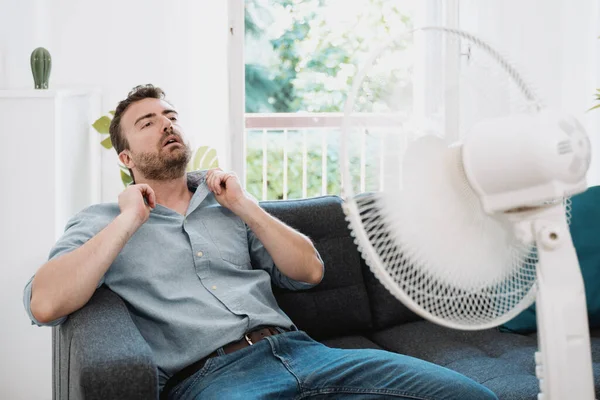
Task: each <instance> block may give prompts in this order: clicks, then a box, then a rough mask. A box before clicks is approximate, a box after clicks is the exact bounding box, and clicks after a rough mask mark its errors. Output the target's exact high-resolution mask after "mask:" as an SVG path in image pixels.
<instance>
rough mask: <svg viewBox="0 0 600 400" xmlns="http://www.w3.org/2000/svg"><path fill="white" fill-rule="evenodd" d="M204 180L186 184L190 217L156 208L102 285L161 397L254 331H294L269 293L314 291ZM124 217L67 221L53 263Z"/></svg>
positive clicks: (198, 176) (89, 215)
mask: <svg viewBox="0 0 600 400" xmlns="http://www.w3.org/2000/svg"><path fill="white" fill-rule="evenodd" d="M205 174H206V172H205V171H196V172H192V173H189V174H188V175H187V178H188V187H189V189H190V190H191V191H192V192H194V195H193V196H192V199H191V201H190V204H189V207H188V210H187V212H186V215H185V216H183V215H181V214H179V213H177V212H175V211H173V210H171V209H169V208H167V207H164V206H161V205H160V204H157V205H156V208H154V210H152V211H151V212H150V217H149V219H148V221H146V223H145V224H143V225H142V226H141V227H140V228H139V229H138V230H137V231H136V232H135V234H134V235H133V236H132V237H131V239H130V240H129V241H128V242H127V244H126V245H125V246H124V247H123V249H122V251H121V252H120V253H119V255H118V256H117V258H116V259H115V261H114V262H113V263H112V265H111V266H110V268H109V269H108V271H107V272H106V274H105V275H104V277H103V278H102V280H101V281H100V282H99V283H98V286H100V285H101V284H102V283H105V284H106V285H107V286H108V287H109V288H110V289H111V290H112V291H114V292H115V293H117V294H118V295H119V296H120V297H121V298H122V299H123V300H124V301H125V304H126V305H127V307H128V309H129V312H130V314H131V317H132V319H133V322H134V323H135V325H136V326H137V327H138V329H139V331H140V333H141V334H142V336H143V337H144V338H145V340H146V341H147V342H148V344H149V346H150V348H151V350H152V352H153V355H154V360H155V362H156V364H157V366H158V375H159V384H160V386H161V387H162V386H163V385H164V384H165V382H166V380H167V379H168V378H169V377H170V376H171V375H173V374H174V373H175V372H177V371H179V370H180V369H182V368H184V367H185V366H187V365H189V364H191V363H193V362H195V361H198V360H200V359H201V358H203V357H205V356H207V355H208V354H210V353H211V352H213V351H214V350H216V349H217V348H219V347H221V346H223V345H225V344H227V343H230V342H232V341H235V340H239V339H240V338H242V337H243V335H244V333H246V332H247V331H249V330H251V329H253V328H256V327H258V326H262V325H271V326H279V327H283V328H293V327H294V326H293V323H292V321H291V320H290V319H289V318H288V316H287V315H286V314H285V313H284V312H283V311H282V310H281V309H280V308H279V306H278V305H277V302H276V301H275V297H274V296H273V292H272V289H271V283H274V284H276V285H278V286H280V287H284V288H288V289H292V290H297V289H307V288H310V287H312V286H314V285H311V284H308V283H303V282H298V281H295V280H293V279H290V278H288V277H287V276H285V275H283V274H282V273H281V272H280V271H279V269H277V267H276V266H275V264H274V262H273V259H272V258H271V256H270V255H269V253H268V252H267V251H266V249H265V248H264V246H263V245H262V243H261V242H260V241H259V240H258V238H257V237H256V236H255V235H254V233H253V232H252V231H251V230H250V229H249V228H248V227H247V225H246V224H245V223H244V222H243V221H242V220H241V219H240V218H239V217H237V216H236V215H235V214H233V213H232V212H231V211H229V210H228V209H226V208H224V207H221V206H220V205H219V204H218V203H217V201H216V200H215V198H214V196H213V194H212V193H211V192H210V191H209V190H208V187H207V186H206V184H205V182H204V177H205ZM119 213H120V210H119V206H118V204H116V203H110V204H108V203H107V204H98V205H93V206H91V207H88V208H86V209H84V210H83V211H81V212H80V213H78V214H77V215H75V216H74V217H73V218H72V219H71V220H70V221H69V223H68V224H67V227H66V229H65V233H64V235H63V236H62V237H61V238H60V239H59V240H58V242H57V243H56V244H55V246H54V248H53V249H52V250H51V252H50V256H49V258H50V259H52V258H55V257H58V256H60V255H62V254H65V253H69V252H71V251H73V250H75V249H77V248H78V247H79V246H81V245H82V244H84V243H85V242H87V241H88V240H89V239H91V238H92V237H94V236H95V235H96V234H97V233H98V232H100V231H101V230H102V229H103V228H104V227H106V226H107V225H108V224H109V223H110V222H111V221H113V220H114V219H115V217H117V216H118V215H119ZM32 280H33V278H31V280H30V281H29V282H28V283H27V285H26V287H25V290H24V296H23V297H24V299H23V301H24V304H25V309H26V310H27V313H28V314H29V317H30V318H31V320H32V323H34V324H37V325H42V324H41V323H40V322H39V321H37V320H36V319H35V318H34V317H33V315H32V313H31V308H30V301H31V281H32ZM65 319H66V317H64V318H61V319H58V320H56V321H53V322H51V323H49V324H46V325H58V324H61V323H62V322H64V321H65Z"/></svg>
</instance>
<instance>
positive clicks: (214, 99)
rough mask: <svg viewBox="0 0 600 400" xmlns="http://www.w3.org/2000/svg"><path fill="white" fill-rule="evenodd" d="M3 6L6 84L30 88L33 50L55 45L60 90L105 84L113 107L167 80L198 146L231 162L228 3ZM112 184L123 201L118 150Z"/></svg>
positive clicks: (109, 196)
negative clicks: (139, 89)
mask: <svg viewBox="0 0 600 400" xmlns="http://www.w3.org/2000/svg"><path fill="white" fill-rule="evenodd" d="M0 5H1V6H2V10H3V13H2V15H1V16H0V22H2V24H1V25H2V26H0V33H2V35H1V37H0V89H14V88H23V87H30V86H31V85H32V78H31V71H30V67H29V54H30V53H31V50H32V49H33V48H35V47H37V46H40V45H42V46H47V48H48V50H49V51H50V53H51V55H52V62H53V64H52V74H51V78H50V85H51V87H53V88H57V87H73V86H75V87H81V86H86V87H87V86H94V87H99V88H100V89H101V90H102V92H103V109H104V110H105V111H106V112H107V111H109V110H113V109H114V108H115V107H116V104H117V102H118V101H119V100H122V99H123V98H125V97H126V95H127V92H128V91H129V90H130V89H131V88H132V87H133V86H135V85H137V84H143V83H153V84H155V85H159V86H161V87H162V88H163V89H164V90H165V91H166V93H167V97H168V99H169V100H170V101H171V102H172V103H174V104H175V106H176V107H177V108H178V110H179V111H180V114H181V117H182V124H183V125H184V128H185V130H186V134H187V135H188V138H189V139H190V140H191V141H192V145H194V146H198V145H204V144H208V145H211V146H213V147H216V148H217V152H218V155H219V161H220V162H221V164H222V165H224V166H225V167H227V166H228V165H229V160H228V159H227V155H228V152H227V151H226V150H227V147H228V143H229V139H228V134H227V115H228V92H227V36H228V28H227V2H221V1H211V2H207V1H194V0H179V1H169V2H167V1H160V0H129V1H118V0H103V1H85V2H84V1H77V0H52V1H49V0H23V1H16V0H0ZM4 10H9V12H8V13H6V12H4ZM36 38H37V39H38V40H36ZM39 43H41V44H39ZM102 183H103V185H102V186H103V193H102V194H103V200H104V201H115V200H116V196H117V194H118V193H119V192H120V191H121V190H122V184H121V183H120V179H119V173H118V168H117V157H116V153H114V151H113V150H111V151H108V152H104V154H103V177H102Z"/></svg>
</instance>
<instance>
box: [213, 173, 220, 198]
mask: <svg viewBox="0 0 600 400" xmlns="http://www.w3.org/2000/svg"><path fill="white" fill-rule="evenodd" d="M211 183H212V190H213V192H214V193H215V194H217V195H219V194H221V193H220V192H219V185H220V184H221V175H220V174H215V175H214V178H213V180H212V182H211Z"/></svg>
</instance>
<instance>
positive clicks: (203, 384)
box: [169, 331, 497, 400]
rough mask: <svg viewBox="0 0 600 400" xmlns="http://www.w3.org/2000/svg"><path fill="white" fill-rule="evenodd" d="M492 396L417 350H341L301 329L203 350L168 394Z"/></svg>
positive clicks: (466, 399) (230, 399) (179, 397)
mask: <svg viewBox="0 0 600 400" xmlns="http://www.w3.org/2000/svg"><path fill="white" fill-rule="evenodd" d="M305 398H311V399H325V398H328V399H339V398H349V399H411V400H415V399H417V400H442V399H453V400H486V399H497V397H496V396H495V395H494V394H493V393H492V392H491V391H490V390H489V389H487V388H485V387H483V386H481V385H479V384H478V383H476V382H475V381H472V380H471V379H469V378H467V377H465V376H464V375H461V374H459V373H457V372H454V371H451V370H449V369H447V368H444V367H440V366H437V365H435V364H431V363H428V362H426V361H422V360H419V359H416V358H412V357H408V356H403V355H400V354H395V353H391V352H387V351H382V350H370V349H364V350H342V349H333V348H330V347H327V346H325V345H323V344H321V343H319V342H316V341H314V340H312V339H311V338H310V337H309V336H308V335H307V334H306V333H304V332H302V331H293V332H287V333H283V334H279V335H275V336H270V337H267V338H265V339H263V340H261V341H260V342H258V343H256V344H254V345H253V346H248V347H246V348H243V349H241V350H238V351H236V352H233V353H230V354H227V355H221V356H218V357H214V358H209V359H208V360H207V361H206V364H205V365H204V367H202V369H200V370H199V371H197V372H196V373H195V374H194V375H192V376H190V377H189V378H187V379H186V380H184V381H183V382H181V383H180V384H179V385H178V386H175V387H174V388H173V389H172V390H171V393H170V394H169V399H174V400H191V399H202V400H204V399H218V400H225V399H226V400H234V399H244V400H245V399H286V400H287V399H305Z"/></svg>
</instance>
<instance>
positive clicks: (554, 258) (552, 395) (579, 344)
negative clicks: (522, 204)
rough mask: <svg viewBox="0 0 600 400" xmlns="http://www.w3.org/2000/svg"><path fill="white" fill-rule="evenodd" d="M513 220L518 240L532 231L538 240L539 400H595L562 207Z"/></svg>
mask: <svg viewBox="0 0 600 400" xmlns="http://www.w3.org/2000/svg"><path fill="white" fill-rule="evenodd" d="M511 218H514V219H515V220H517V225H516V229H517V235H518V236H520V238H521V239H522V240H527V239H529V238H528V236H530V235H535V241H536V243H537V251H538V257H539V263H538V267H537V278H538V292H537V299H536V310H537V312H536V314H537V326H538V346H539V351H538V352H536V353H535V363H536V368H535V373H536V376H537V377H538V379H539V382H540V395H539V396H538V399H540V400H541V399H543V400H563V399H577V400H591V399H594V398H595V397H594V396H595V395H594V376H593V370H592V357H591V346H590V335H589V327H588V317H587V307H586V299H585V289H584V284H583V278H582V276H581V270H580V269H579V263H578V260H577V253H576V252H575V247H574V246H573V241H572V239H571V234H570V231H569V226H568V224H567V220H566V214H565V208H564V206H563V204H557V205H553V206H547V207H541V208H535V209H531V210H528V211H524V212H519V213H515V214H512V215H511ZM527 227H529V229H527ZM531 239H533V237H532V238H531ZM548 344H551V346H548Z"/></svg>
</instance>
